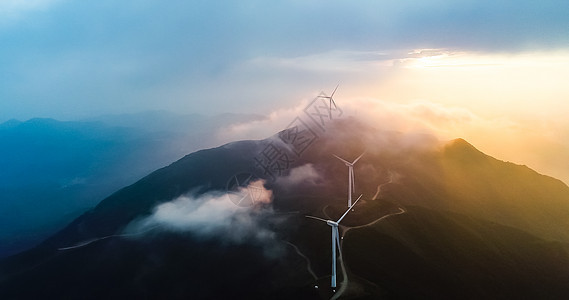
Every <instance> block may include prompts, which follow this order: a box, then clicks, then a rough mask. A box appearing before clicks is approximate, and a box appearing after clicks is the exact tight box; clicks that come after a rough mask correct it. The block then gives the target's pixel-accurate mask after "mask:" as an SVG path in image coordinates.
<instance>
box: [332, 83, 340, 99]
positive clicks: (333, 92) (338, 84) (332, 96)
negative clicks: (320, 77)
mask: <svg viewBox="0 0 569 300" xmlns="http://www.w3.org/2000/svg"><path fill="white" fill-rule="evenodd" d="M339 86H340V84H339V83H338V85H337V86H336V88H335V89H334V91H333V92H332V95H330V98H332V97H334V93H336V90H337V89H338V87H339Z"/></svg>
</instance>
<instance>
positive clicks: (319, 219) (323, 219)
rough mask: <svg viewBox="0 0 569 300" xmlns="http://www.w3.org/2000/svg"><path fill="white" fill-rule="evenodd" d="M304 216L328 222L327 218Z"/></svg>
mask: <svg viewBox="0 0 569 300" xmlns="http://www.w3.org/2000/svg"><path fill="white" fill-rule="evenodd" d="M305 217H307V218H310V219H314V220H318V221H322V222H328V220H324V219H322V218H319V217H314V216H305Z"/></svg>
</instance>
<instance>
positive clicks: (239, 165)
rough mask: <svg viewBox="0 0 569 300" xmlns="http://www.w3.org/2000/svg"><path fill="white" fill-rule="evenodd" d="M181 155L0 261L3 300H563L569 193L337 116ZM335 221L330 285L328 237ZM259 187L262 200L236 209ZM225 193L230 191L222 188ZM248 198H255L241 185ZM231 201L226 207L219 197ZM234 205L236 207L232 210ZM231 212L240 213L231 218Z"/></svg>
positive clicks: (470, 153)
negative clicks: (268, 198) (336, 249)
mask: <svg viewBox="0 0 569 300" xmlns="http://www.w3.org/2000/svg"><path fill="white" fill-rule="evenodd" d="M297 129H298V128H289V129H288V130H285V131H283V132H281V133H279V134H277V135H275V136H273V137H271V138H268V139H265V140H258V141H239V142H234V143H230V144H227V145H224V146H221V147H217V148H212V149H207V150H200V151H197V152H194V153H192V154H189V155H187V156H185V157H183V158H182V159H180V160H178V161H176V162H175V163H172V164H170V165H169V166H167V167H163V168H161V169H158V170H156V171H154V172H152V173H151V174H149V175H148V176H146V177H144V178H142V179H141V180H139V181H137V182H136V183H134V184H132V185H129V186H127V187H124V188H122V189H120V190H118V191H117V192H115V193H113V194H112V195H110V196H108V197H107V198H105V199H104V200H103V201H101V202H100V203H99V204H98V205H97V206H96V207H95V208H93V209H91V210H89V211H87V212H85V213H84V214H82V215H81V216H80V217H78V218H76V219H75V220H74V221H73V222H71V223H70V224H69V225H68V226H67V227H65V228H64V229H63V230H61V231H59V232H58V233H56V234H55V235H53V236H51V237H50V238H48V239H47V240H45V241H44V242H43V243H41V244H40V245H38V246H37V247H35V248H33V249H31V250H29V251H26V252H23V253H20V254H18V255H16V256H12V257H9V258H6V259H4V260H3V261H1V262H0V298H2V299H38V298H56V299H57V298H59V299H61V298H63V299H101V298H105V299H125V298H130V299H188V298H190V299H291V298H293V299H329V298H338V297H339V298H340V299H377V298H385V299H520V298H524V299H528V298H529V299H563V298H566V297H567V296H569V285H567V282H569V281H568V280H569V268H568V266H569V256H568V252H567V250H568V242H569V235H568V233H567V232H566V230H565V228H567V225H568V224H567V222H568V220H569V218H567V217H568V215H569V187H567V186H566V185H565V184H564V183H562V182H561V181H559V180H557V179H554V178H551V177H548V176H545V175H541V174H538V173H536V172H534V171H532V170H531V169H529V168H528V167H526V166H520V165H515V164H513V163H509V162H503V161H499V160H496V159H494V158H492V157H489V156H487V155H485V154H483V153H481V152H480V151H478V150H477V149H476V148H475V147H473V146H472V145H470V144H469V143H468V142H466V141H464V140H461V139H457V140H453V141H449V142H441V141H438V140H437V139H435V138H434V137H432V136H429V135H411V134H401V133H397V132H385V131H380V130H376V129H374V128H373V127H370V126H368V125H366V124H362V123H359V122H358V121H356V120H354V119H351V118H348V119H340V120H336V121H334V122H332V123H331V124H329V125H328V126H327V127H326V128H320V129H315V130H304V131H302V130H300V131H299V130H297ZM363 152H365V154H364V156H363V157H362V159H361V160H360V161H359V162H358V163H357V164H356V165H355V167H354V170H355V182H356V185H355V190H356V195H359V194H360V193H362V194H363V195H364V196H363V200H362V201H360V202H359V203H358V204H357V206H356V207H355V210H354V211H352V212H351V213H350V214H348V215H347V217H346V218H345V219H344V221H343V222H342V226H341V228H340V233H341V235H342V236H343V238H342V255H341V260H339V262H338V263H339V266H343V269H342V271H341V272H340V271H339V278H338V282H339V286H338V289H337V290H336V291H335V293H334V292H333V291H332V289H331V288H330V273H331V271H330V264H331V261H330V260H331V249H330V248H331V247H330V229H329V226H326V224H322V223H321V222H317V221H314V220H312V219H308V218H306V217H305V216H306V215H312V216H316V217H320V218H325V219H330V218H331V219H334V220H336V219H337V218H338V217H339V216H340V214H341V213H342V212H344V211H345V209H346V197H347V168H346V166H345V165H344V164H343V163H342V162H340V161H339V160H337V159H336V158H334V157H333V156H332V154H336V155H338V156H340V157H344V158H346V159H348V160H350V159H354V158H355V157H357V156H358V155H360V154H361V153H363ZM255 178H258V179H262V180H263V182H264V188H266V189H267V191H266V192H269V193H272V195H273V199H272V202H270V203H267V202H263V201H261V202H255V203H249V204H248V205H242V204H243V202H242V201H243V199H245V198H239V196H241V195H244V196H248V197H253V196H252V195H256V193H258V192H259V189H258V186H257V187H255V186H252V185H247V183H250V182H254V181H255V180H254V179H255ZM236 187H237V188H236ZM253 187H255V188H256V189H253ZM232 195H233V196H235V195H237V196H238V197H237V199H238V201H235V199H236V198H234V197H233V196H232ZM246 204H247V203H246ZM241 206H244V207H241Z"/></svg>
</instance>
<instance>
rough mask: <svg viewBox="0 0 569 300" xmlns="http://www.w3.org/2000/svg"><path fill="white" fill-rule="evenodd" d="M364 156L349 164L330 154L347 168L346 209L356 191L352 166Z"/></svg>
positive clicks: (350, 204)
mask: <svg viewBox="0 0 569 300" xmlns="http://www.w3.org/2000/svg"><path fill="white" fill-rule="evenodd" d="M364 154H365V152H364V153H362V154H361V155H360V156H358V158H356V159H355V160H354V161H353V162H349V161H347V160H345V159H343V158H341V157H339V156H338V155H336V154H332V155H334V156H335V157H336V158H337V159H339V160H341V161H343V162H344V163H345V164H346V166H347V167H348V207H350V206H352V193H353V192H355V191H356V183H355V182H354V181H355V178H354V177H355V176H354V165H355V164H356V163H357V162H358V160H360V158H362V156H363V155H364Z"/></svg>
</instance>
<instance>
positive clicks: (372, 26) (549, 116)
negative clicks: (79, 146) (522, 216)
mask: <svg viewBox="0 0 569 300" xmlns="http://www.w3.org/2000/svg"><path fill="white" fill-rule="evenodd" d="M567 16H569V2H568V1H552V0H545V1H529V0H520V1H485V0H483V1H470V0H460V1H448V0H426V1H410V0H403V1H315V0H312V1H311V0H304V1H300V0H298V1H270V2H269V1H260V0H259V1H251V0H244V1H178V0H173V1H166V2H165V1H156V0H144V1H143V0H140V1H109V0H99V1H70V0H28V1H19V0H7V1H2V2H0V122H3V121H6V120H8V119H11V118H16V119H20V120H26V119H29V118H32V117H52V118H56V119H60V120H73V119H80V118H85V117H92V116H97V115H101V114H117V113H132V112H141V111H147V110H155V109H160V110H169V111H174V112H181V113H202V114H217V113H223V112H238V113H255V114H265V115H268V116H271V120H272V119H275V118H278V116H285V118H290V117H292V115H293V114H294V113H295V112H294V110H295V109H298V108H299V107H302V103H304V102H303V101H306V99H311V98H312V97H314V96H315V95H317V94H318V93H319V92H321V91H328V92H329V91H330V90H331V89H333V88H334V86H336V84H338V83H340V84H341V85H340V89H339V90H338V93H337V101H338V103H339V104H340V105H342V106H343V107H344V108H345V110H346V112H350V113H353V114H356V115H358V114H359V116H362V114H370V112H374V113H375V114H376V115H381V116H382V118H383V119H382V120H383V122H381V124H380V125H381V126H395V125H393V124H398V127H397V126H395V127H396V128H393V129H397V130H403V129H414V130H416V129H417V128H421V130H427V131H432V132H434V133H436V134H438V135H439V136H440V137H441V138H455V137H463V138H466V139H467V140H468V141H470V142H472V143H473V144H474V145H475V146H477V147H479V148H480V149H481V150H483V151H484V152H486V153H488V154H490V155H494V156H496V157H498V158H501V159H504V160H510V161H515V162H518V163H524V164H528V165H530V166H532V167H534V168H536V169H538V170H539V171H542V172H545V173H548V174H553V175H555V176H558V177H560V178H564V179H565V180H566V182H568V181H569V173H568V171H566V170H569V154H567V153H569V121H567V118H566V114H565V112H567V111H569V104H568V101H567V99H568V98H569V88H567V87H565V86H567V84H566V83H565V82H564V78H568V76H569V18H568V17H567ZM362 105H367V106H364V107H362ZM386 112H389V115H387V114H386ZM393 116H399V119H398V120H394V119H393ZM369 117H370V118H373V117H376V116H369ZM376 119H377V118H376ZM283 122H284V123H287V122H289V121H288V119H287V120H285V121H283ZM278 124H281V123H278ZM279 126H280V125H279ZM267 128H273V127H270V126H267ZM275 130H276V129H275ZM496 141H503V143H497V142H496ZM566 141H567V142H566ZM504 144H508V146H504Z"/></svg>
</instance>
